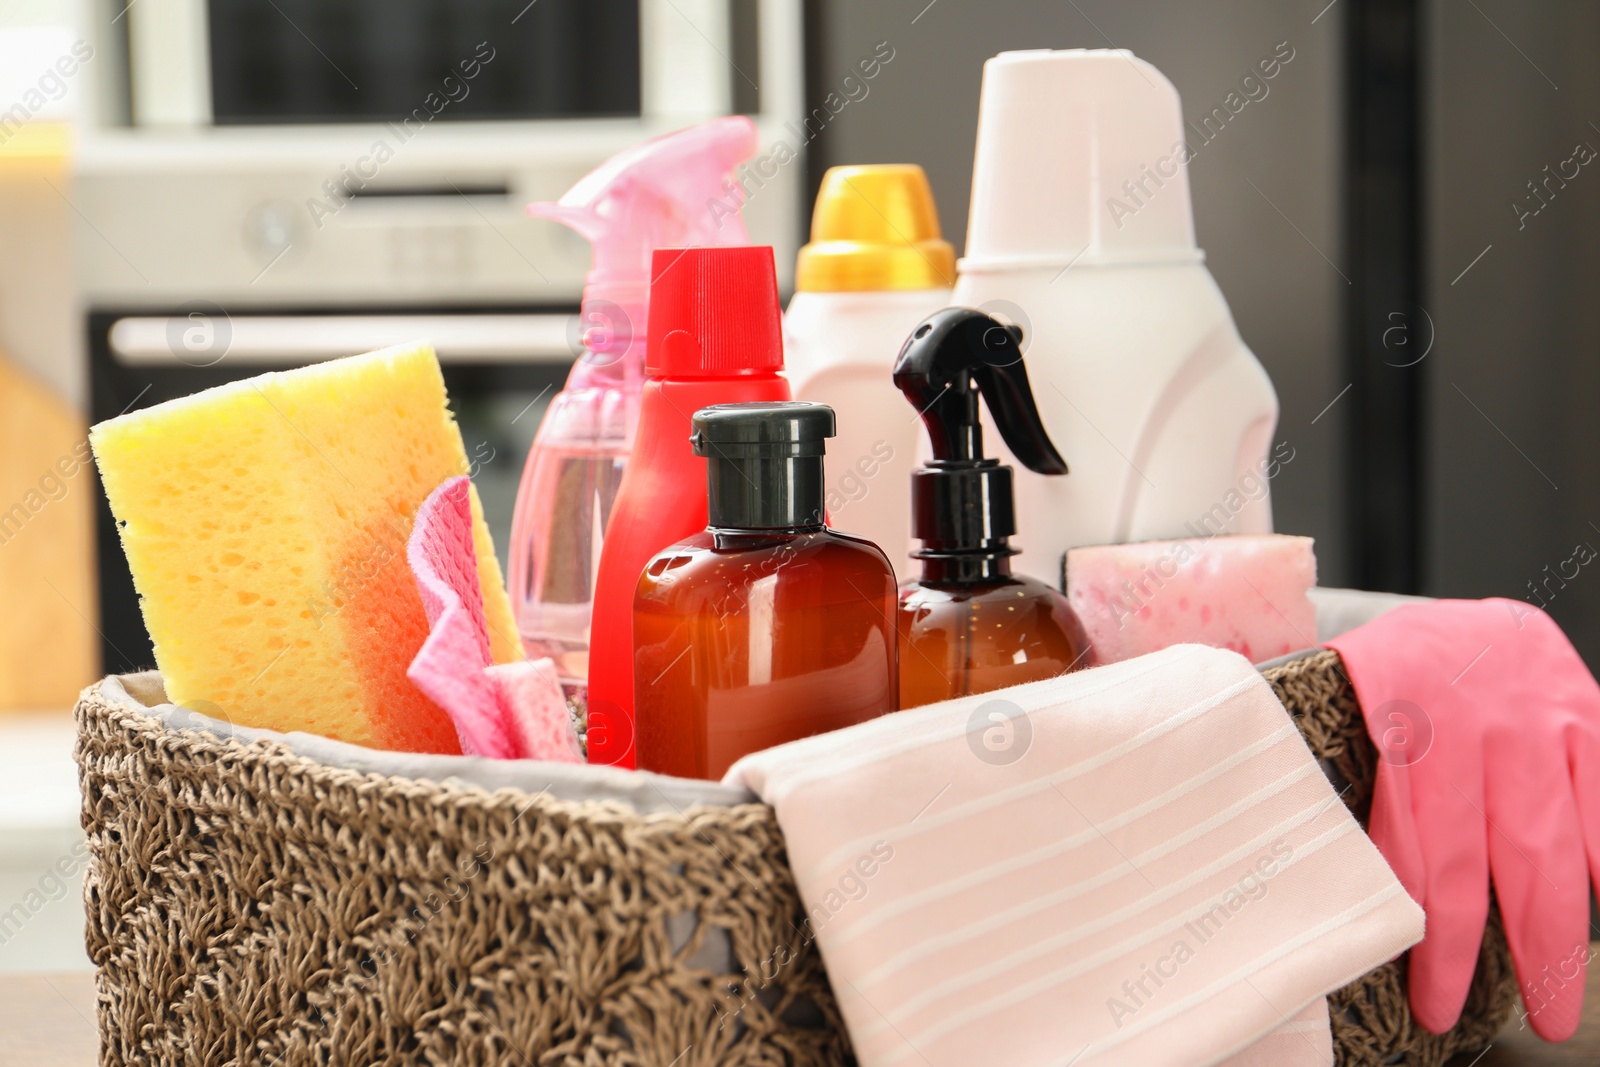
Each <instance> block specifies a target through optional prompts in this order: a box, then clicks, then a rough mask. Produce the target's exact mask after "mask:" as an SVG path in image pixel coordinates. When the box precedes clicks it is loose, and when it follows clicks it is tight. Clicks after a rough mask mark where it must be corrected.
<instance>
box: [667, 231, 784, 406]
mask: <svg viewBox="0 0 1600 1067" xmlns="http://www.w3.org/2000/svg"><path fill="white" fill-rule="evenodd" d="M650 278H651V280H650V339H649V343H648V344H647V345H646V346H645V362H644V372H645V374H647V375H649V376H651V377H653V378H737V377H742V376H744V375H748V374H774V373H776V372H778V371H781V370H782V369H783V325H782V311H781V309H780V308H779V307H778V275H777V271H776V270H775V269H774V267H773V264H772V247H771V246H770V245H747V246H744V247H739V248H658V249H656V251H655V256H654V257H653V259H652V261H651V264H650Z"/></svg>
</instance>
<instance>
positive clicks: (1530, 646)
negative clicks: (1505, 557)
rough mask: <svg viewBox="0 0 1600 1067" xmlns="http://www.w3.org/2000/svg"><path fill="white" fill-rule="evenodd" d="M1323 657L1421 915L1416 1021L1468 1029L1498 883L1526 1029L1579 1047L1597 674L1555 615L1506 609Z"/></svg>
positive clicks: (1449, 613)
mask: <svg viewBox="0 0 1600 1067" xmlns="http://www.w3.org/2000/svg"><path fill="white" fill-rule="evenodd" d="M1327 645H1328V647H1330V648H1333V649H1335V650H1337V651H1338V653H1339V655H1340V657H1341V658H1343V660H1344V666H1345V671H1346V672H1347V674H1348V675H1349V678H1350V683H1351V685H1352V686H1353V687H1354V688H1355V693H1356V698H1357V699H1358V700H1359V701H1360V702H1361V710H1362V714H1363V715H1364V717H1365V719H1366V723H1367V731H1368V733H1370V734H1371V735H1372V739H1373V742H1374V743H1375V744H1376V745H1377V747H1378V753H1379V756H1380V757H1381V759H1380V762H1379V764H1378V776H1377V783H1376V786H1375V791H1374V794H1373V802H1372V819H1371V825H1370V828H1369V833H1370V834H1371V837H1372V840H1373V842H1374V843H1375V844H1376V845H1377V846H1378V849H1379V850H1380V851H1381V852H1382V853H1383V855H1384V858H1386V859H1387V860H1388V861H1389V864H1390V866H1392V867H1393V868H1394V872H1395V875H1396V876H1397V877H1398V878H1399V879H1400V882H1401V884H1403V885H1404V886H1405V887H1406V889H1407V891H1409V892H1410V894H1411V896H1412V898H1413V899H1415V900H1416V901H1417V902H1418V903H1419V904H1421V905H1422V906H1423V910H1424V911H1425V912H1426V913H1427V918H1428V932H1427V936H1426V937H1425V938H1424V940H1423V941H1422V943H1421V944H1420V945H1417V946H1416V947H1415V948H1413V949H1412V950H1411V966H1410V990H1411V1010H1412V1013H1413V1014H1414V1015H1415V1016H1416V1018H1417V1021H1418V1022H1419V1023H1421V1024H1422V1025H1423V1026H1424V1027H1426V1028H1427V1029H1429V1030H1431V1031H1433V1032H1434V1033H1443V1032H1445V1031H1446V1030H1448V1029H1449V1028H1450V1027H1452V1026H1454V1025H1455V1022H1456V1020H1457V1019H1458V1018H1459V1017H1460V1015H1461V1006H1462V1004H1463V1002H1464V1001H1465V1000H1466V996H1467V989H1468V987H1469V986H1470V985H1471V983H1472V974H1473V970H1474V968H1475V967H1476V965H1477V961H1478V950H1479V946H1480V944H1481V943H1482V941H1483V930H1484V923H1485V920H1486V919H1487V917H1488V911H1489V874H1490V872H1491V871H1492V872H1493V874H1494V888H1495V893H1496V895H1497V897H1498V899H1499V902H1500V911H1501V914H1502V916H1503V917H1504V919H1505V927H1506V939H1507V940H1508V941H1509V942H1510V945H1511V957H1512V960H1513V962H1514V963H1515V964H1516V971H1517V979H1518V982H1519V984H1520V985H1521V987H1522V998H1523V1003H1524V1004H1525V1005H1526V1006H1527V1010H1528V1017H1529V1021H1531V1023H1532V1024H1533V1028H1534V1030H1535V1031H1536V1032H1537V1033H1538V1034H1539V1036H1540V1037H1543V1038H1545V1039H1546V1040H1548V1041H1564V1040H1565V1039H1567V1038H1569V1037H1571V1036H1572V1034H1573V1032H1574V1031H1575V1030H1576V1029H1577V1027H1578V1021H1579V1016H1580V1015H1581V1014H1582V1010H1583V987H1584V980H1585V971H1586V968H1587V964H1588V948H1589V936H1590V935H1589V925H1588V923H1589V871H1590V870H1591V869H1592V870H1593V871H1594V872H1595V878H1596V881H1597V883H1600V687H1597V686H1596V685H1595V680H1594V677H1593V676H1592V675H1591V674H1590V673H1589V670H1588V668H1586V667H1585V666H1584V664H1583V661H1582V660H1581V659H1579V658H1578V654H1577V652H1576V651H1574V649H1573V647H1572V645H1571V643H1569V642H1568V641H1567V639H1566V636H1565V635H1564V634H1562V632H1561V630H1560V628H1559V627H1558V626H1556V624H1555V623H1554V622H1553V621H1552V620H1551V619H1550V617H1549V616H1548V615H1546V614H1545V613H1544V612H1542V611H1540V610H1538V609H1537V608H1533V607H1530V606H1529V605H1528V604H1525V603H1522V602H1520V601H1513V600H1501V599H1494V600H1483V601H1465V600H1441V601H1435V602H1433V603H1427V604H1411V605H1407V606H1405V607H1401V608H1397V609H1395V610H1394V611H1391V612H1389V613H1388V614H1386V615H1383V616H1381V617H1379V618H1378V619H1376V620H1374V621H1373V622H1370V623H1368V624H1367V625H1365V626H1362V627H1360V628H1359V629H1356V630H1352V631H1350V632H1349V633H1347V634H1344V635H1342V636H1340V637H1338V638H1335V639H1334V640H1332V641H1329V642H1327ZM1586 851H1587V854H1588V857H1589V866H1588V867H1587V868H1586V867H1585V864H1584V855H1585V852H1586Z"/></svg>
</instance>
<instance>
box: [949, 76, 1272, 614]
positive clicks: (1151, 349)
mask: <svg viewBox="0 0 1600 1067" xmlns="http://www.w3.org/2000/svg"><path fill="white" fill-rule="evenodd" d="M1189 158H1190V151H1189V149H1188V147H1187V146H1186V143H1185V140H1184V130H1183V117H1182V112H1181V110H1180V107H1179V102H1178V92H1177V90H1176V89H1174V88H1173V86H1172V83H1171V82H1169V81H1168V80H1167V79H1166V77H1165V76H1163V75H1162V73H1161V72H1160V71H1158V70H1157V69H1156V68H1155V67H1153V66H1151V65H1150V64H1149V63H1146V62H1144V61H1143V60H1141V59H1138V58H1136V57H1135V56H1134V55H1133V54H1132V53H1130V52H1127V51H1121V50H1118V51H1111V50H1093V51H1086V50H1081V49H1077V50H1070V51H1049V50H1040V51H1028V52H1002V53H1001V54H999V55H998V56H995V57H994V58H992V59H990V60H989V61H988V62H987V63H986V64H984V69H983V96H982V99H981V101H980V104H979V109H978V143H977V153H976V159H975V162H974V165H973V175H972V206H971V210H970V212H969V216H968V227H967V247H966V255H965V257H964V258H963V259H962V260H961V262H960V264H959V270H960V278H959V279H958V281H957V283H956V288H955V293H954V297H953V303H955V304H958V305H962V306H966V307H983V308H985V309H988V310H989V311H990V313H991V314H996V315H1001V316H1002V317H1004V315H1005V314H1006V313H1008V312H1009V314H1010V316H1011V317H1013V318H1014V320H1015V321H1016V322H1017V324H1018V325H1021V326H1022V327H1023V328H1024V332H1025V335H1026V336H1025V338H1024V345H1023V352H1024V358H1025V359H1026V361H1027V366H1028V374H1029V375H1030V377H1031V378H1032V380H1033V391H1034V395H1035V397H1036V398H1037V400H1038V404H1039V411H1040V413H1041V415H1042V416H1043V418H1044V425H1045V428H1046V430H1047V432H1048V433H1049V435H1050V438H1051V440H1053V441H1054V442H1055V443H1056V446H1057V448H1058V449H1059V450H1060V452H1061V454H1062V455H1063V456H1064V457H1065V458H1066V461H1067V463H1068V464H1069V466H1070V468H1071V473H1070V474H1069V475H1068V476H1067V477H1065V478H1047V477H1044V476H1042V475H1036V474H1033V473H1032V472H1030V471H1028V470H1026V469H1024V466H1023V465H1022V464H1020V463H1015V462H1013V461H1012V460H1011V458H1010V457H1009V454H1008V453H1006V451H1005V449H1004V447H1003V446H1002V445H1001V444H1000V443H999V442H995V450H996V452H997V453H999V454H1000V455H1001V456H1002V459H1001V462H1003V463H1009V464H1011V465H1012V466H1013V467H1015V468H1016V478H1017V490H1016V492H1017V527H1018V532H1017V537H1016V541H1015V542H1014V543H1015V545H1016V546H1017V547H1019V548H1021V549H1022V554H1021V555H1020V556H1018V557H1017V558H1016V559H1015V560H1014V561H1013V566H1014V568H1015V569H1016V570H1018V571H1021V572H1022V573H1025V574H1028V575H1031V576H1033V577H1036V578H1041V579H1045V580H1048V581H1052V582H1057V583H1059V582H1060V581H1061V580H1062V571H1061V566H1062V557H1063V555H1064V554H1065V552H1066V550H1067V549H1068V548H1070V547H1073V546H1076V545H1087V544H1106V543H1112V542H1123V541H1143V540H1152V539H1159V538H1171V537H1205V536H1209V535H1212V534H1217V533H1270V532H1271V530H1272V505H1271V500H1270V497H1269V495H1268V488H1267V479H1268V476H1269V469H1270V470H1271V471H1272V472H1275V471H1276V469H1277V466H1276V465H1275V464H1274V465H1272V466H1270V468H1269V458H1268V454H1267V453H1268V449H1269V448H1270V447H1271V443H1272V436H1273V431H1274V429H1275V427H1276V425H1277V421H1278V399H1277V394H1276V392H1275V391H1274V390H1273V388H1272V382H1271V381H1270V380H1269V379H1268V378H1267V374H1266V371H1265V370H1263V369H1262V367H1261V364H1260V363H1259V362H1258V361H1257V360H1256V358H1255V356H1254V355H1253V354H1252V353H1251V351H1250V349H1249V348H1248V347H1246V345H1245V343H1244V341H1243V340H1242V339H1241V338H1240V337H1239V332H1238V330H1237V329H1236V328H1235V327H1234V323H1233V316H1232V315H1231V313H1230V312H1229V311H1228V305H1227V302H1226V301H1225V300H1224V299H1223V297H1222V292H1221V290H1219V289H1218V288H1217V284H1216V282H1215V281H1214V280H1213V279H1212V277H1211V273H1210V271H1208V270H1207V269H1206V267H1205V257H1204V254H1203V253H1202V252H1201V251H1200V249H1199V248H1198V247H1197V246H1196V244H1195V239H1194V221H1193V216H1192V213H1191V209H1190V204H1189V181H1188V172H1187V164H1188V161H1189Z"/></svg>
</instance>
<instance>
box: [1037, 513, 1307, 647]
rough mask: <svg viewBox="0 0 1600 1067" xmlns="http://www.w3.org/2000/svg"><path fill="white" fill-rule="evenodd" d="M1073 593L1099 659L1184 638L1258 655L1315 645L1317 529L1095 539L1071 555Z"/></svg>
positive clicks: (1070, 586)
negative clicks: (1301, 533) (1294, 533)
mask: <svg viewBox="0 0 1600 1067" xmlns="http://www.w3.org/2000/svg"><path fill="white" fill-rule="evenodd" d="M1066 580H1067V600H1068V601H1069V602H1070V603H1071V604H1072V610H1073V611H1075V612H1077V613H1078V618H1079V619H1080V620H1081V621H1082V622H1083V627H1084V630H1085V631H1086V632H1087V633H1088V635H1089V643H1090V644H1091V645H1092V646H1093V647H1094V658H1095V662H1096V663H1102V664H1104V663H1115V662H1117V661H1118V660H1124V659H1131V658H1132V657H1134V656H1142V655H1144V654H1145V653H1146V652H1154V651H1156V650H1157V649H1162V648H1166V647H1167V646H1168V645H1176V644H1181V643H1184V642H1193V643H1196V644H1203V645H1212V646H1214V647H1217V648H1227V649H1232V650H1233V651H1235V652H1238V653H1239V654H1240V655H1242V656H1244V657H1245V658H1246V659H1248V660H1250V661H1251V662H1252V663H1260V662H1262V661H1264V660H1269V659H1272V658H1273V657H1275V656H1281V655H1284V654H1285V653H1288V652H1294V651H1296V650H1298V649H1302V648H1310V647H1311V646H1313V645H1315V644H1316V643H1317V612H1316V608H1315V607H1313V605H1312V603H1311V599H1310V597H1309V595H1308V594H1309V593H1310V590H1311V588H1312V587H1313V586H1315V585H1316V584H1317V558H1316V555H1315V554H1314V553H1313V551H1312V541H1311V538H1309V537H1290V536H1287V535H1284V534H1266V535H1262V536H1246V535H1240V536H1231V537H1210V538H1203V539H1202V538H1196V539H1191V540H1183V541H1142V542H1139V543H1137V544H1128V545H1093V546H1089V547H1085V548H1074V549H1072V550H1070V551H1069V552H1068V553H1067V563H1066Z"/></svg>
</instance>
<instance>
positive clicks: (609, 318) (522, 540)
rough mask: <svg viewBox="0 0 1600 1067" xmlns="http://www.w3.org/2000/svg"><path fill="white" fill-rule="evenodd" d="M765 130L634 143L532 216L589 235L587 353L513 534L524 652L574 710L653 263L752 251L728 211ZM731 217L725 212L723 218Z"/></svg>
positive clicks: (560, 405) (626, 445)
mask: <svg viewBox="0 0 1600 1067" xmlns="http://www.w3.org/2000/svg"><path fill="white" fill-rule="evenodd" d="M757 145H758V138H757V134H756V127H755V124H754V123H753V122H751V121H750V120H749V119H747V118H744V117H742V116H737V115H736V116H731V117H728V118H721V119H714V120H712V121H710V122H706V123H702V124H701V125H699V126H693V127H690V128H689V129H685V130H679V131H678V132H676V133H670V134H666V135H664V136H661V137H656V138H654V139H652V140H649V141H645V142H643V143H642V144H638V145H635V146H634V147H632V148H629V149H627V150H626V151H623V152H620V153H618V154H617V155H615V156H613V157H611V159H609V160H607V161H606V162H605V163H603V164H601V165H600V166H599V167H598V168H596V169H595V170H594V171H592V172H590V173H589V174H588V175H587V176H585V177H584V178H583V179H582V180H580V181H579V182H578V183H577V184H576V185H574V186H573V187H572V188H571V189H570V190H568V192H567V194H566V195H565V196H563V197H562V198H561V199H560V200H558V201H556V202H554V203H550V202H541V203H535V204H529V205H528V214H530V215H535V216H539V217H542V218H549V219H555V220H557V221H558V222H561V223H564V224H566V225H567V226H570V227H572V228H573V229H574V230H576V231H578V232H579V233H581V234H582V235H583V236H585V237H587V238H588V239H589V241H590V243H591V244H592V245H593V246H594V259H593V265H592V267H591V269H590V271H589V274H588V276H587V277H586V278H585V280H584V289H583V306H582V311H581V312H580V321H581V323H582V324H583V335H582V339H583V348H584V351H583V353H582V355H581V356H580V357H579V359H578V361H577V363H576V364H575V365H574V366H573V368H572V373H571V375H570V376H569V377H568V378H567V384H566V387H565V388H564V389H563V390H562V391H561V392H560V393H559V394H557V396H556V397H555V398H554V399H553V400H552V401H551V402H550V407H549V409H548V410H547V411H546V413H545V416H544V421H543V422H542V423H541V424H540V426H539V432H538V434H537V436H536V437H535V438H534V441H533V447H532V449H531V450H530V451H529V452H528V462H527V466H526V467H524V468H523V471H522V483H521V485H520V487H519V488H518V490H517V503H516V510H515V513H514V515H513V517H512V524H511V545H510V564H511V566H510V571H511V573H510V585H511V602H512V607H513V609H514V610H515V612H516V616H517V628H518V630H519V631H520V634H521V637H522V647H523V650H524V651H525V652H526V653H527V654H528V656H529V657H530V658H539V657H545V656H548V657H549V658H551V659H553V660H554V661H555V664H556V669H557V672H558V673H559V675H560V677H561V683H562V686H563V688H564V689H565V690H566V694H567V699H568V700H569V701H570V702H573V703H574V704H575V705H576V706H578V707H579V708H582V707H583V706H584V705H585V703H586V701H587V686H588V673H589V618H590V611H591V609H592V606H593V600H594V584H595V574H596V571H597V570H598V568H599V565H600V545H601V539H602V537H603V536H604V533H605V526H606V522H607V519H608V518H609V517H610V511H611V504H612V500H613V499H614V498H615V496H616V492H617V486H618V485H619V484H620V483H621V481H622V471H623V466H624V464H625V463H626V462H627V459H628V453H629V451H630V450H631V449H632V448H633V438H634V428H635V426H636V424H637V422H638V418H639V391H640V388H641V387H642V386H643V384H644V351H645V323H646V307H647V297H648V294H649V288H650V256H651V253H652V252H654V251H655V249H657V248H663V247H665V248H680V247H690V246H697V245H698V246H707V245H745V244H749V242H750V237H749V234H747V233H746V232H745V227H744V222H743V220H742V219H741V218H740V217H739V214H738V213H737V212H730V211H728V210H726V205H727V204H728V202H729V194H730V192H731V193H732V194H733V196H734V197H737V196H738V195H739V194H738V187H737V185H735V184H732V183H731V182H730V179H731V178H732V177H733V170H734V168H735V167H736V166H738V165H739V164H740V163H741V162H743V161H745V160H748V159H750V158H751V157H752V156H754V155H755V152H756V148H757ZM719 209H720V210H719Z"/></svg>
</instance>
